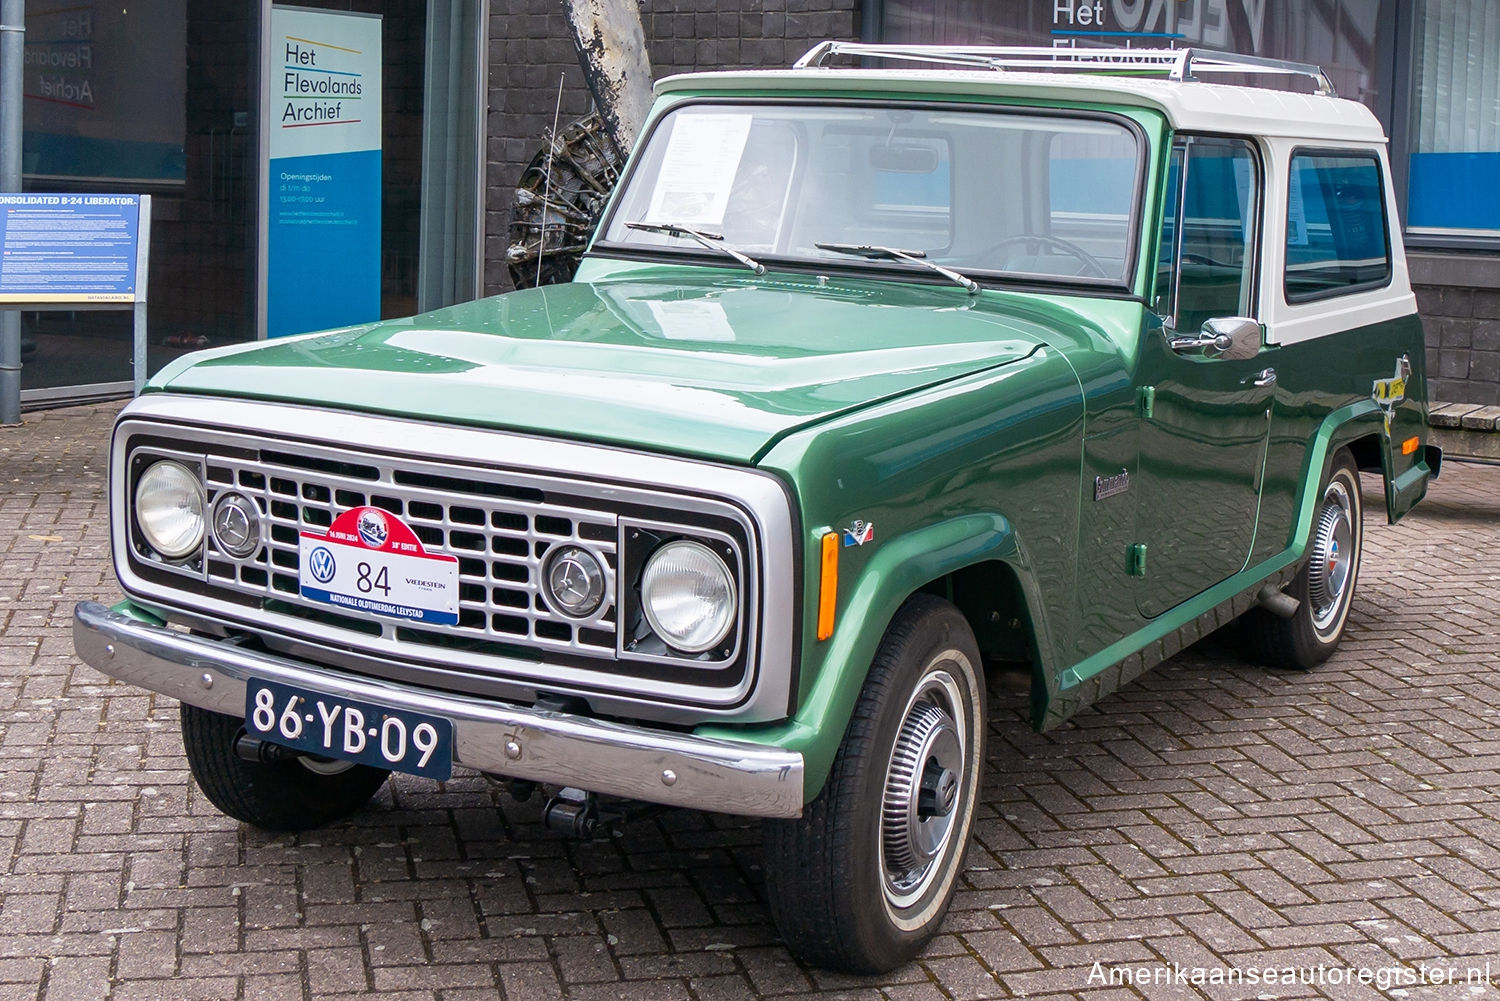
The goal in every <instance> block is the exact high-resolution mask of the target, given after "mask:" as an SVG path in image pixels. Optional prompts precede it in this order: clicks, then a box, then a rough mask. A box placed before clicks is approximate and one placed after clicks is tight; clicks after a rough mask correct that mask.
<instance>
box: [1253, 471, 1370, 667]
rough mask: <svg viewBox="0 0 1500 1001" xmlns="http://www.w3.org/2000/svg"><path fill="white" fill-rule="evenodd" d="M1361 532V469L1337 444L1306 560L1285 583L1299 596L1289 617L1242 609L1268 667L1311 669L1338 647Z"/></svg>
mask: <svg viewBox="0 0 1500 1001" xmlns="http://www.w3.org/2000/svg"><path fill="white" fill-rule="evenodd" d="M1363 538H1364V505H1363V502H1362V500H1361V497H1360V488H1359V469H1358V467H1356V466H1355V464H1354V457H1353V456H1352V455H1350V454H1349V451H1348V450H1347V449H1339V450H1338V452H1336V453H1335V454H1334V457H1333V462H1332V464H1331V466H1330V468H1329V471H1328V475H1327V477H1326V478H1325V479H1324V481H1323V493H1322V497H1321V499H1320V501H1319V504H1318V510H1317V513H1316V514H1315V515H1314V516H1313V529H1312V540H1311V544H1310V545H1309V546H1308V550H1309V553H1308V560H1307V563H1305V564H1304V565H1303V567H1302V569H1301V570H1299V571H1298V572H1297V576H1296V577H1295V578H1294V579H1293V580H1292V583H1291V584H1290V585H1289V586H1288V587H1287V589H1286V590H1287V594H1288V595H1290V596H1291V597H1293V598H1296V599H1297V602H1298V604H1297V611H1296V612H1295V613H1294V614H1293V615H1292V616H1291V617H1290V618H1280V617H1278V616H1276V615H1273V614H1272V613H1270V612H1268V611H1267V610H1266V609H1264V608H1254V609H1251V610H1250V611H1249V612H1247V613H1246V614H1245V617H1244V629H1245V634H1246V637H1247V639H1248V640H1249V641H1250V645H1251V648H1252V649H1253V650H1254V652H1255V653H1256V655H1257V659H1258V660H1260V661H1261V662H1262V663H1264V664H1267V665H1269V666H1271V667H1286V668H1298V669H1301V670H1309V669H1311V668H1314V667H1316V666H1318V665H1319V664H1321V663H1323V661H1325V660H1327V659H1328V657H1329V656H1330V655H1331V654H1332V653H1333V651H1334V650H1335V649H1337V648H1338V645H1339V641H1340V640H1341V639H1343V636H1344V626H1345V624H1346V623H1347V622H1348V620H1349V607H1350V606H1351V605H1352V604H1353V603H1354V586H1355V584H1356V583H1358V581H1359V560H1360V551H1361V548H1362V542H1363Z"/></svg>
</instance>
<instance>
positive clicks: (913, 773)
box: [764, 595, 985, 973]
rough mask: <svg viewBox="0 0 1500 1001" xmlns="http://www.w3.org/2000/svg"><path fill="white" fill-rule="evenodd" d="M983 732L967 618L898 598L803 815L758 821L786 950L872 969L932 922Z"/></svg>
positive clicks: (981, 693)
mask: <svg viewBox="0 0 1500 1001" xmlns="http://www.w3.org/2000/svg"><path fill="white" fill-rule="evenodd" d="M984 736H985V688H984V670H983V668H982V666H981V664H980V660H979V650H978V647H977V645H976V644H975V642H974V633H973V631H972V630H970V628H969V624H968V623H967V622H966V621H965V620H964V617H963V616H962V615H961V614H960V613H959V611H958V609H956V608H954V607H953V606H952V605H950V604H948V603H947V602H945V601H942V600H940V599H938V598H935V597H932V596H930V595H917V596H915V597H913V598H911V599H909V600H908V601H907V602H906V604H905V605H903V606H902V607H901V610H900V611H899V612H898V613H897V614H896V617H895V619H894V620H893V621H892V622H891V625H890V628H889V629H887V630H886V634H885V637H884V638H883V639H882V640H881V643H880V648H879V650H878V651H877V652H876V654H875V659H874V661H873V662H872V663H871V665H870V673H869V677H868V678H867V679H866V681H865V685H864V689H863V691H862V692H861V694H860V697H859V701H858V702H857V703H856V704H855V707H854V714H853V717H852V718H851V719H850V721H849V726H848V729H847V730H846V731H845V734H844V741H843V744H842V745H841V746H840V747H839V751H838V754H837V756H836V757H835V758H834V762H833V768H832V771H831V773H830V774H829V777H828V781H827V783H826V784H825V785H824V787H823V790H822V792H821V793H819V794H818V797H817V798H816V799H815V800H813V802H812V803H810V804H809V805H808V806H807V807H806V808H805V809H804V810H803V813H802V816H801V817H800V818H798V819H796V820H780V821H769V822H767V823H766V824H765V827H764V831H765V869H766V883H767V890H768V894H769V898H770V900H769V902H770V908H771V915H772V917H773V918H774V919H775V921H776V926H777V928H779V929H780V930H781V935H782V938H783V939H785V941H786V944H787V947H788V948H789V949H791V951H792V953H793V954H794V955H796V956H797V958H799V959H801V960H802V961H804V962H806V963H810V964H813V965H816V966H821V967H825V968H828V969H833V970H842V971H846V972H849V973H883V972H886V971H888V970H892V969H894V968H896V967H897V966H900V965H901V964H902V963H905V962H907V961H908V960H910V959H912V958H913V957H914V956H916V955H917V953H918V952H920V951H921V950H922V948H923V947H924V946H925V945H926V944H927V942H928V941H929V940H930V939H931V938H932V936H933V935H934V934H936V932H937V930H938V926H939V925H940V924H941V923H942V920H943V915H944V914H945V913H946V912H947V910H948V904H949V902H950V901H951V900H952V899H953V891H954V889H955V887H956V886H957V883H958V876H959V873H960V872H961V871H962V869H963V862H964V853H965V849H966V848H967V846H968V843H969V835H970V832H971V830H972V828H973V823H974V809H975V804H976V802H977V801H978V798H979V789H980V774H981V772H982V770H983V767H984ZM938 803H941V804H942V805H945V806H946V807H947V810H946V812H944V811H943V809H942V806H941V805H937V804H938ZM934 806H937V808H936V809H934ZM924 814H925V819H924Z"/></svg>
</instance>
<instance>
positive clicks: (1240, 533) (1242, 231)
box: [1134, 138, 1276, 616]
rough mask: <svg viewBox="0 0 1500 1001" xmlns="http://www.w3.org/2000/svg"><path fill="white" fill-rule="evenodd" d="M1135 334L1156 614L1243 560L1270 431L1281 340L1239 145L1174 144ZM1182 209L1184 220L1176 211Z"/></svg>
mask: <svg viewBox="0 0 1500 1001" xmlns="http://www.w3.org/2000/svg"><path fill="white" fill-rule="evenodd" d="M1172 170H1173V173H1174V177H1173V178H1172V182H1171V185H1172V194H1173V195H1175V198H1176V204H1175V206H1174V207H1173V208H1171V209H1169V210H1168V212H1167V213H1166V218H1165V220H1164V224H1163V232H1162V240H1161V246H1162V251H1161V258H1160V263H1159V267H1158V298H1157V312H1158V313H1159V314H1161V315H1162V316H1163V318H1164V324H1163V326H1162V327H1161V328H1160V329H1155V330H1148V331H1147V332H1146V333H1145V334H1144V335H1143V336H1144V342H1143V344H1142V345H1141V361H1140V373H1141V380H1142V396H1141V399H1142V418H1143V419H1142V427H1141V439H1140V445H1141V452H1140V471H1139V479H1140V491H1139V496H1138V498H1137V508H1136V526H1137V530H1136V536H1137V538H1138V539H1140V540H1141V542H1142V543H1143V544H1144V545H1145V547H1146V548H1145V552H1144V553H1142V554H1140V555H1139V556H1138V557H1137V559H1136V561H1135V568H1134V572H1135V573H1136V575H1137V580H1136V607H1137V609H1138V610H1139V611H1140V612H1141V614H1143V615H1147V616H1155V615H1159V614H1160V613H1162V612H1164V611H1166V610H1167V609H1169V608H1171V607H1172V606H1174V605H1177V604H1179V603H1180V602H1182V601H1184V600H1186V599H1187V598H1190V597H1192V596H1193V595H1195V594H1198V593H1199V592H1201V591H1203V590H1205V589H1206V588H1209V587H1211V586H1213V585H1214V584H1217V583H1218V582H1219V581H1222V580H1224V579H1225V578H1227V577H1229V576H1230V575H1232V574H1234V573H1236V572H1237V571H1239V570H1241V569H1242V568H1243V567H1244V566H1245V562H1246V560H1247V559H1248V558H1249V554H1250V550H1251V546H1252V544H1253V543H1254V541H1255V525H1256V517H1257V513H1258V512H1257V509H1258V505H1259V499H1260V489H1261V481H1262V474H1263V471H1264V467H1265V457H1266V443H1267V440H1268V438H1269V431H1270V423H1271V416H1272V414H1271V409H1272V394H1273V387H1274V381H1275V354H1276V352H1275V349H1273V348H1267V347H1265V346H1264V343H1265V342H1264V331H1263V327H1262V326H1261V324H1260V323H1259V321H1258V320H1257V319H1256V316H1257V313H1258V310H1259V304H1258V301H1257V298H1258V297H1257V295H1256V280H1257V276H1258V268H1257V262H1258V258H1259V253H1258V250H1259V218H1260V210H1261V201H1262V190H1263V184H1262V171H1261V168H1260V160H1259V157H1258V156H1257V154H1256V150H1255V148H1254V147H1253V146H1251V145H1250V144H1249V143H1247V142H1242V141H1239V140H1230V139H1216V138H1191V139H1187V140H1182V141H1179V145H1178V147H1177V148H1176V149H1174V151H1173V156H1172ZM1179 220H1181V225H1178V221H1179Z"/></svg>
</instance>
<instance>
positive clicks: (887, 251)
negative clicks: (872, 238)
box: [813, 243, 979, 295]
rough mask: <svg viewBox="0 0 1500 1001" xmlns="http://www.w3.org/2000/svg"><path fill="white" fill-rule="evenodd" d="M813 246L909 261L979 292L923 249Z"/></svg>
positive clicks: (858, 254)
mask: <svg viewBox="0 0 1500 1001" xmlns="http://www.w3.org/2000/svg"><path fill="white" fill-rule="evenodd" d="M813 246H814V247H817V248H818V249H819V250H831V251H833V252H834V253H835V254H855V255H857V256H859V257H868V258H870V259H871V260H875V261H910V262H911V263H912V264H919V265H921V266H922V267H924V268H927V269H929V270H932V271H936V272H937V273H938V274H940V275H942V276H943V277H944V278H946V279H948V280H949V281H951V282H953V283H954V284H956V285H962V286H963V287H964V290H965V291H966V292H968V293H969V294H970V295H977V294H978V292H979V283H978V282H976V281H975V280H974V279H972V278H968V277H966V276H964V275H961V274H959V273H958V272H957V271H954V270H953V269H951V268H945V267H943V266H942V265H941V264H934V263H933V262H932V261H929V260H927V252H926V251H923V250H897V249H896V248H895V247H872V246H869V245H867V244H858V243H815V244H813Z"/></svg>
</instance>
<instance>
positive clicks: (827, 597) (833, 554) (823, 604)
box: [818, 532, 839, 640]
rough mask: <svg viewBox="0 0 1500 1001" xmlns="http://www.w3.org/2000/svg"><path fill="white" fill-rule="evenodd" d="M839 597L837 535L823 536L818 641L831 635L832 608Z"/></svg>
mask: <svg viewBox="0 0 1500 1001" xmlns="http://www.w3.org/2000/svg"><path fill="white" fill-rule="evenodd" d="M838 596H839V533H837V532H828V533H827V534H825V535H824V536H823V577H822V581H821V583H820V584H819V586H818V639H820V640H826V639H827V638H828V637H830V636H832V635H833V606H834V604H835V603H836V602H837V600H838Z"/></svg>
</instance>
